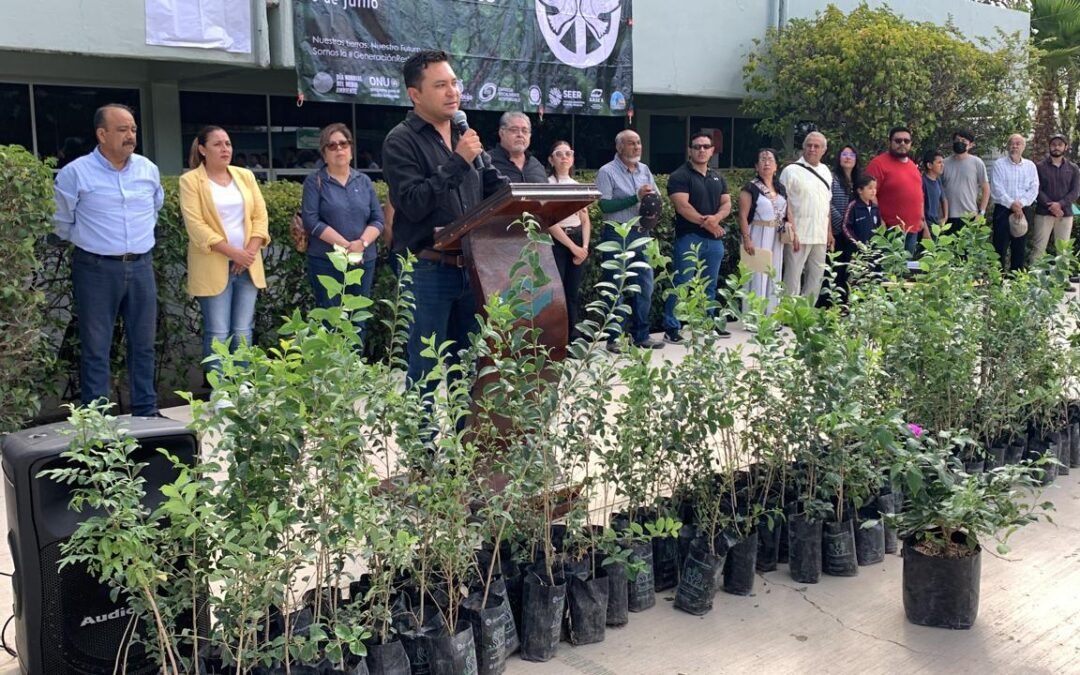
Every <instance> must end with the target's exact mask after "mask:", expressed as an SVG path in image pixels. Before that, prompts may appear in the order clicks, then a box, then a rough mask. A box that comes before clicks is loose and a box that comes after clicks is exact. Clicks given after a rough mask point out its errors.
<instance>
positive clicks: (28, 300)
mask: <svg viewBox="0 0 1080 675" xmlns="http://www.w3.org/2000/svg"><path fill="white" fill-rule="evenodd" d="M53 210H54V202H53V191H52V175H51V174H50V172H49V165H46V164H44V163H42V162H40V161H38V160H37V158H35V157H34V156H33V155H32V154H31V153H29V152H27V151H26V149H24V148H23V147H22V146H19V145H0V239H2V240H3V242H4V245H3V246H2V247H0V373H3V374H2V375H0V433H3V432H5V431H11V430H13V429H17V428H19V426H21V424H22V423H23V422H24V421H25V420H26V419H28V418H30V417H31V416H33V415H34V413H36V412H37V410H38V408H39V407H40V403H41V398H42V397H43V396H44V395H45V394H46V393H47V392H48V390H47V389H46V388H45V387H43V386H42V385H43V384H44V383H45V382H46V381H49V380H51V379H52V378H51V377H50V375H51V374H52V373H53V372H54V370H53V368H54V367H55V366H54V364H53V361H54V360H53V359H52V357H51V354H53V353H54V352H52V351H51V350H50V349H49V344H48V342H47V341H46V340H45V327H46V320H45V315H46V305H45V302H46V295H45V292H44V290H43V288H42V286H41V284H40V283H39V280H40V277H41V274H42V271H43V266H42V261H41V258H40V257H39V255H38V253H39V251H38V248H37V246H36V243H37V242H38V241H41V240H44V238H45V236H46V234H47V233H48V232H49V231H50V230H51V229H52V217H53Z"/></svg>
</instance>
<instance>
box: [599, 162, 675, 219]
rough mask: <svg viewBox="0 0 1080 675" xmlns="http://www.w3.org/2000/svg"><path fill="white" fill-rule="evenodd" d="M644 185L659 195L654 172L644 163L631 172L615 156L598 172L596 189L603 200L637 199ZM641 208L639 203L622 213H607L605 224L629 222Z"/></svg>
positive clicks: (640, 163) (639, 163)
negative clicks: (608, 222) (632, 197)
mask: <svg viewBox="0 0 1080 675" xmlns="http://www.w3.org/2000/svg"><path fill="white" fill-rule="evenodd" d="M642 185H651V186H652V189H653V192H656V193H658V194H659V190H658V189H657V187H656V180H655V179H654V178H653V175H652V171H649V167H648V166H646V165H645V163H644V162H638V165H637V170H636V171H631V170H630V169H628V168H627V167H626V164H624V163H623V161H622V160H621V159H619V156H618V155H615V158H614V159H613V160H611V161H610V162H608V163H607V164H605V165H604V166H602V167H600V170H599V171H597V172H596V187H597V188H599V190H600V198H601V199H618V198H619V197H630V196H635V197H636V196H637V193H638V190H639V189H641V186H642ZM640 208H641V204H640V203H637V204H634V205H633V206H628V207H626V208H625V209H623V210H621V211H614V212H612V213H605V214H604V222H607V221H612V220H613V221H615V222H617V223H625V222H628V221H629V220H630V219H631V218H636V217H637V215H638V210H639V209H640Z"/></svg>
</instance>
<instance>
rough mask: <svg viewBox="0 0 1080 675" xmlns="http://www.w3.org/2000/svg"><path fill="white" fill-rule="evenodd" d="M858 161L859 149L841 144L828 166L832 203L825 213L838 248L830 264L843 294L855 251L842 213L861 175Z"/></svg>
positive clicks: (837, 285) (851, 198) (852, 196)
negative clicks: (835, 256)
mask: <svg viewBox="0 0 1080 675" xmlns="http://www.w3.org/2000/svg"><path fill="white" fill-rule="evenodd" d="M859 164H860V162H859V152H858V151H857V150H856V149H855V147H854V146H851V145H845V146H843V147H842V148H840V150H839V152H837V153H836V161H835V162H833V166H832V174H833V183H832V203H831V204H830V214H829V215H830V223H831V225H832V230H833V237H834V238H835V241H836V244H837V246H836V248H837V249H838V250H839V256H838V258H837V263H838V264H837V265H835V266H834V267H833V269H834V271H835V273H836V276H835V277H834V284H835V286H836V288H837V289H838V290H840V291H841V293H843V294H844V295H846V292H847V286H848V263H850V262H851V256H852V254H853V253H854V251H855V245H854V244H852V243H851V241H850V240H849V239H848V238H847V237H845V236H844V233H843V228H844V214H846V213H847V210H848V205H849V204H850V203H851V200H853V199H855V184H856V183H857V182H858V181H859V177H860V176H861V175H862V170H861V167H860V166H859Z"/></svg>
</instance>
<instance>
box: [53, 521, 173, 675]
mask: <svg viewBox="0 0 1080 675" xmlns="http://www.w3.org/2000/svg"><path fill="white" fill-rule="evenodd" d="M60 557H61V554H60V545H59V542H58V543H55V544H51V545H49V546H46V547H45V548H43V549H42V550H41V567H42V569H41V580H42V596H43V598H44V600H45V612H44V625H43V626H42V638H43V639H42V646H43V648H44V654H43V656H44V663H45V666H46V671H45V672H46V673H49V674H50V675H51V674H53V673H56V674H57V675H60V674H63V675H69V674H70V675H105V674H111V673H112V672H113V666H114V664H115V663H116V660H117V658H122V654H123V645H124V644H125V640H124V634H125V632H126V631H127V630H128V626H129V624H130V622H131V617H130V616H129V615H128V614H127V611H128V610H127V607H126V602H124V600H123V598H122V597H121V598H120V602H113V601H112V600H110V599H109V590H108V587H106V586H104V585H102V584H100V583H98V582H97V581H96V580H95V579H94V578H93V577H92V576H91V575H90V574H88V573H87V571H86V568H85V567H84V566H82V565H68V566H67V567H65V568H64V569H63V570H62V571H60V572H57V564H58V562H59V560H60ZM140 633H141V634H142V635H145V634H146V633H145V631H142V630H141V631H140ZM57 645H59V647H60V648H59V649H57V648H56V646H57ZM157 671H158V668H157V666H156V665H155V664H154V663H153V661H152V660H150V658H149V657H148V656H147V655H146V652H145V650H144V649H143V646H142V645H140V644H135V645H132V646H131V649H130V650H129V651H128V655H127V668H126V670H125V671H124V672H126V673H128V674H129V675H151V674H152V673H156V672H157Z"/></svg>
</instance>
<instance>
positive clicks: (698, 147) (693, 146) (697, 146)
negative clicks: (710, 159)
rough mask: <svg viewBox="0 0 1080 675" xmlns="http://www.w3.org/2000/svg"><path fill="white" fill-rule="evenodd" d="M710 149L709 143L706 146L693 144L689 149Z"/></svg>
mask: <svg viewBox="0 0 1080 675" xmlns="http://www.w3.org/2000/svg"><path fill="white" fill-rule="evenodd" d="M711 147H712V144H711V143H710V144H708V145H706V144H705V143H695V144H694V145H691V146H690V149H691V150H708V149H709V148H711Z"/></svg>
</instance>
